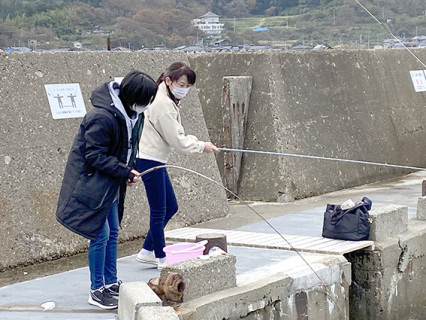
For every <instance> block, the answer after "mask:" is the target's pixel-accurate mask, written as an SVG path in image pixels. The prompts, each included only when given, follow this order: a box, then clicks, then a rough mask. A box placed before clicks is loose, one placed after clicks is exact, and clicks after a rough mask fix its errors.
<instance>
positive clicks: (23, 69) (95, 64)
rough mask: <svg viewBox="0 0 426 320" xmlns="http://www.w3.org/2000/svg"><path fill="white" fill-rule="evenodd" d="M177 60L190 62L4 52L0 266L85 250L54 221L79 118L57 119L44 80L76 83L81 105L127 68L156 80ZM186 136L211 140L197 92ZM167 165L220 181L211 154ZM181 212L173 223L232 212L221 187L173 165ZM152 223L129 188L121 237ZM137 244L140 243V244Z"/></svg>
mask: <svg viewBox="0 0 426 320" xmlns="http://www.w3.org/2000/svg"><path fill="white" fill-rule="evenodd" d="M174 61H186V62H188V60H187V58H186V55H185V54H183V53H178V52H167V53H162V52H141V53H111V52H103V53H100V52H91V53H82V52H69V53H30V54H1V55H0V70H1V79H2V82H3V84H2V86H1V87H0V96H1V101H0V122H1V129H0V160H1V161H0V177H1V179H0V214H1V219H0V229H1V230H2V233H1V235H0V256H1V257H2V259H1V261H0V270H1V269H2V268H6V267H9V266H14V265H18V264H26V263H32V262H33V261H37V260H44V259H51V258H55V257H59V256H63V255H67V254H73V253H76V252H79V251H82V250H84V249H85V248H86V247H87V245H88V241H87V240H85V239H84V238H82V237H80V236H77V235H75V234H73V233H72V232H70V231H68V230H67V229H65V228H64V227H62V226H61V225H60V224H59V223H57V222H56V219H55V210H56V204H57V200H58V194H59V189H60V186H61V181H62V175H63V171H64V168H65V163H66V160H67V157H68V153H69V148H70V146H71V144H72V141H73V138H74V135H75V134H76V132H77V129H78V126H79V124H80V122H81V119H61V120H54V119H53V118H52V115H51V111H50V107H49V103H48V100H47V95H46V91H45V88H44V85H45V84H64V83H79V84H80V88H81V91H82V94H83V98H84V100H85V105H86V109H89V108H90V107H91V105H90V102H89V97H90V94H91V91H92V90H93V89H94V88H95V87H97V86H98V85H100V84H102V83H103V82H106V81H110V80H112V79H113V78H114V77H122V76H124V75H125V74H127V73H128V72H129V71H131V70H132V69H138V70H141V71H145V72H147V73H148V74H150V75H152V77H153V78H154V79H156V78H157V77H158V76H159V75H160V73H161V72H162V71H163V70H164V69H165V68H166V67H167V66H168V65H169V64H170V63H172V62H174ZM182 118H183V124H184V126H185V127H186V131H187V133H190V134H195V135H197V136H198V137H199V138H200V139H203V140H209V135H208V132H207V129H206V125H205V122H204V118H203V114H202V110H201V107H200V102H199V99H198V96H197V94H196V91H195V90H192V91H191V92H190V94H189V97H188V98H187V99H186V101H185V102H184V103H183V106H182ZM170 164H175V165H179V166H183V167H186V168H191V169H193V170H196V171H198V172H201V173H203V174H205V175H207V176H209V177H211V178H213V179H215V180H217V181H220V175H219V171H218V169H217V165H216V161H215V158H214V156H213V155H211V154H210V155H208V154H199V155H178V154H174V155H172V157H171V159H170ZM169 172H170V176H171V178H172V180H173V184H174V187H175V192H176V196H177V198H178V201H179V204H180V211H179V213H178V214H177V215H176V217H175V218H173V219H172V221H171V222H170V225H171V227H177V226H185V225H192V224H194V223H197V222H201V221H206V220H209V219H212V218H218V217H221V216H224V215H226V214H227V213H228V212H229V206H228V203H227V199H226V194H225V192H224V191H223V190H222V189H221V188H220V187H218V186H216V185H215V184H212V183H211V182H209V181H208V180H206V179H201V178H200V177H198V176H196V175H194V174H190V173H188V172H185V171H182V170H177V169H170V170H169ZM148 227H149V207H148V204H147V201H146V198H145V189H144V187H143V184H139V185H138V186H137V187H135V188H133V189H129V190H128V195H127V199H126V210H125V217H124V220H123V223H122V230H121V232H120V234H121V235H120V236H121V239H122V240H126V239H133V238H135V237H141V236H143V235H145V234H146V232H147V230H148ZM141 246H142V243H141Z"/></svg>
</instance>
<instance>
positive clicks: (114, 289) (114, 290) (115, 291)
mask: <svg viewBox="0 0 426 320" xmlns="http://www.w3.org/2000/svg"><path fill="white" fill-rule="evenodd" d="M122 283H123V282H122V281H121V280H118V282H117V283H114V284H113V285H111V286H108V287H105V290H106V291H108V292H109V294H110V295H111V296H113V297H114V298H118V296H119V291H120V285H121V284H122Z"/></svg>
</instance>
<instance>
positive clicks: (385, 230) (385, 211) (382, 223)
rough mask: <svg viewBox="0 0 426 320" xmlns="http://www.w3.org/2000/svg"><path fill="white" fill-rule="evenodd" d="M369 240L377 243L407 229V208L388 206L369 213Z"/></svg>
mask: <svg viewBox="0 0 426 320" xmlns="http://www.w3.org/2000/svg"><path fill="white" fill-rule="evenodd" d="M370 218H371V219H372V224H371V229H370V237H369V240H373V241H377V240H382V239H385V238H388V237H392V236H394V235H396V234H398V233H402V232H404V231H406V230H407V228H408V207H407V206H400V205H389V206H384V207H380V208H377V209H373V210H371V211H370Z"/></svg>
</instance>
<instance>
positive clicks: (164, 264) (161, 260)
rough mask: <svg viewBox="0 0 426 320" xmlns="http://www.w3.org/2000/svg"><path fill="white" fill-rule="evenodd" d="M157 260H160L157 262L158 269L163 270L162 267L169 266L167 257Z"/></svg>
mask: <svg viewBox="0 0 426 320" xmlns="http://www.w3.org/2000/svg"><path fill="white" fill-rule="evenodd" d="M157 260H158V264H157V269H158V270H161V269H163V268H165V267H167V260H166V258H162V259H158V258H157Z"/></svg>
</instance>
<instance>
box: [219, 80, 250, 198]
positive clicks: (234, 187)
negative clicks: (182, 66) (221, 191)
mask: <svg viewBox="0 0 426 320" xmlns="http://www.w3.org/2000/svg"><path fill="white" fill-rule="evenodd" d="M252 80H253V78H252V77H250V76H232V77H231V76H229V77H224V78H223V90H222V100H221V104H222V110H223V130H224V140H223V142H224V146H225V147H226V148H230V149H244V138H245V134H246V128H247V114H248V109H249V103H250V94H251V88H252ZM242 157H243V154H242V153H241V152H225V156H224V162H225V168H224V184H225V187H227V188H228V189H229V190H231V191H232V192H234V193H235V194H238V190H239V186H240V180H241V177H240V172H241V159H242Z"/></svg>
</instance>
